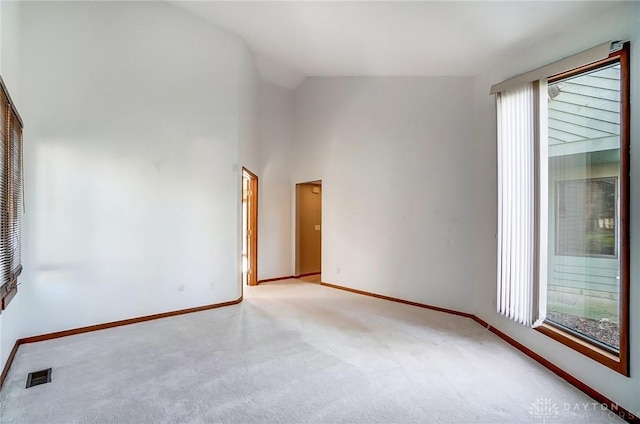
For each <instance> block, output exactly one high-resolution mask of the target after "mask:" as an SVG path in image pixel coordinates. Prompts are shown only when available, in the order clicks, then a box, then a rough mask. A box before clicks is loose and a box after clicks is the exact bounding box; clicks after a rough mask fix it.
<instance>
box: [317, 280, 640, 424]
mask: <svg viewBox="0 0 640 424" xmlns="http://www.w3.org/2000/svg"><path fill="white" fill-rule="evenodd" d="M320 284H321V285H323V286H327V287H331V288H334V289H339V290H345V291H348V292H352V293H356V294H361V295H364V296H370V297H375V298H377V299H383V300H388V301H391V302H397V303H403V304H405V305H411V306H418V307H420V308H426V309H431V310H434V311H438V312H444V313H447V314H452V315H458V316H461V317H465V318H470V319H472V320H474V321H475V322H476V323H478V324H480V325H481V326H483V327H484V328H486V329H487V330H489V331H491V332H492V333H493V334H495V335H496V336H498V337H500V338H501V339H502V340H504V341H505V342H507V343H509V344H510V345H511V346H513V347H514V348H516V349H518V350H519V351H520V352H522V353H523V354H525V355H527V356H528V357H530V358H531V359H533V360H534V361H536V362H538V363H539V364H540V365H542V366H544V367H545V368H547V369H548V370H549V371H551V372H553V373H554V374H556V375H558V376H559V377H561V378H563V379H564V380H566V381H567V382H568V383H569V384H571V385H572V386H574V387H576V388H577V389H579V390H581V391H582V392H584V393H585V394H586V395H587V396H590V397H591V398H593V399H594V400H596V401H597V402H599V403H601V404H603V405H607V408H609V410H610V411H611V412H613V413H615V414H616V415H617V416H618V417H620V418H621V419H623V420H625V421H627V422H629V423H640V417H638V416H636V415H635V414H633V413H632V412H629V411H627V410H626V409H624V408H623V407H621V406H620V405H618V404H617V403H616V402H613V401H612V400H611V399H609V398H608V397H606V396H604V395H603V394H602V393H600V392H598V391H596V390H595V389H593V388H592V387H590V386H588V385H587V384H585V383H583V382H582V381H580V380H578V379H577V378H575V377H574V376H572V375H571V374H569V373H568V372H566V371H564V370H563V369H562V368H560V367H558V366H557V365H555V364H553V363H552V362H550V361H548V360H547V359H545V358H544V357H542V356H541V355H539V354H537V353H535V352H534V351H532V350H531V349H529V348H528V347H526V346H524V345H523V344H521V343H519V342H517V341H516V340H515V339H512V338H511V337H509V336H508V335H506V334H505V333H503V332H502V331H500V330H498V329H497V328H495V327H492V326H490V325H489V324H487V323H486V322H485V321H484V320H482V319H480V318H478V317H477V316H476V315H473V314H469V313H466V312H460V311H456V310H453V309H446V308H440V307H438V306H432V305H426V304H424V303H418V302H412V301H410V300H404V299H399V298H395V297H391V296H385V295H382V294H377V293H371V292H367V291H364V290H358V289H353V288H350V287H344V286H338V285H335V284H330V283H320Z"/></svg>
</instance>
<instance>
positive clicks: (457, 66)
mask: <svg viewBox="0 0 640 424" xmlns="http://www.w3.org/2000/svg"><path fill="white" fill-rule="evenodd" d="M172 3H174V4H176V5H177V6H179V7H181V8H183V9H186V10H187V11H189V12H191V13H194V14H196V15H198V16H200V17H202V18H204V19H205V20H207V21H209V22H211V23H214V24H215V25H217V26H219V27H222V28H224V29H226V30H228V31H230V32H232V33H235V34H237V35H238V36H240V37H241V38H243V39H244V40H245V42H246V43H247V45H248V46H249V48H250V49H251V50H252V51H253V52H254V53H255V54H256V65H257V67H258V69H259V72H260V74H261V76H262V77H263V78H265V79H267V80H269V81H271V82H274V83H276V84H279V85H282V86H285V87H289V88H293V87H295V86H297V85H298V84H299V83H300V81H302V79H303V78H304V77H305V76H443V75H448V76H472V75H477V74H479V73H481V72H483V71H484V70H486V69H488V68H490V67H491V65H492V63H493V62H494V61H495V59H496V58H498V57H500V56H503V55H504V54H505V52H508V51H513V49H515V48H517V47H518V46H526V45H527V44H528V43H530V41H531V39H541V38H544V35H546V34H547V33H550V32H553V31H557V30H558V28H560V27H561V26H565V25H568V24H570V23H571V22H575V21H577V20H578V19H584V18H586V17H590V16H594V15H596V14H597V13H601V12H602V11H604V10H606V9H608V8H611V7H614V6H615V5H616V3H618V2H611V1H601V2H598V1H581V0H578V1H554V2H544V1H497V2H496V1H476V2H457V1H439V2H437V1H422V2H404V1H364V2H350V1H337V2H331V1H289V2H278V1H257V2H256V1H196V2H191V1H173V2H172Z"/></svg>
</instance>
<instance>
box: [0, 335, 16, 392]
mask: <svg viewBox="0 0 640 424" xmlns="http://www.w3.org/2000/svg"><path fill="white" fill-rule="evenodd" d="M19 346H20V343H18V340H16V342H15V343H14V344H13V349H11V352H10V353H9V357H8V358H7V362H6V363H5V364H4V368H3V369H2V374H0V389H2V385H3V384H4V379H5V378H7V374H9V368H11V364H12V363H13V358H15V357H16V353H18V347H19Z"/></svg>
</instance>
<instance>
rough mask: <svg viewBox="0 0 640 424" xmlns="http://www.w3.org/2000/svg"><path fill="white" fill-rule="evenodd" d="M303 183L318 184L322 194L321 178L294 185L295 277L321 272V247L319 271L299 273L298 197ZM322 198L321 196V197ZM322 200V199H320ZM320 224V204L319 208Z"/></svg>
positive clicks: (299, 210)
mask: <svg viewBox="0 0 640 424" xmlns="http://www.w3.org/2000/svg"><path fill="white" fill-rule="evenodd" d="M304 185H317V186H320V196H322V180H311V181H303V182H300V183H296V185H295V203H294V204H295V241H294V276H295V277H296V278H299V277H305V276H309V275H318V274H322V249H321V250H320V271H319V272H308V273H301V272H300V252H301V247H300V215H301V209H300V203H299V201H300V199H299V189H300V186H304ZM321 199H322V197H321ZM321 201H322V200H321ZM320 221H321V222H320V225H322V206H321V209H320ZM322 230H323V229H322V227H321V231H322Z"/></svg>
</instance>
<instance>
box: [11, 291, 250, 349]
mask: <svg viewBox="0 0 640 424" xmlns="http://www.w3.org/2000/svg"><path fill="white" fill-rule="evenodd" d="M240 302H242V296H240V297H239V298H238V299H236V300H230V301H228V302H222V303H214V304H212V305H204V306H197V307H195V308H187V309H179V310H177V311H171V312H163V313H161V314H153V315H145V316H142V317H137V318H129V319H123V320H121V321H113V322H107V323H104V324H97V325H89V326H87V327H80V328H74V329H71V330H64V331H57V332H55V333H48V334H41V335H39V336H32V337H25V338H24V339H19V340H18V342H20V344H25V343H36V342H41V341H44V340H51V339H58V338H60V337H67V336H73V335H74V334H82V333H88V332H91V331H99V330H105V329H107V328H113V327H120V326H122V325H129V324H137V323H139V322H145V321H151V320H155V319H161V318H168V317H173V316H176V315H184V314H191V313H193V312H201V311H207V310H209V309H216V308H222V307H224V306H231V305H237V304H238V303H240Z"/></svg>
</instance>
